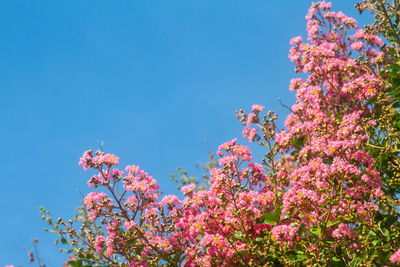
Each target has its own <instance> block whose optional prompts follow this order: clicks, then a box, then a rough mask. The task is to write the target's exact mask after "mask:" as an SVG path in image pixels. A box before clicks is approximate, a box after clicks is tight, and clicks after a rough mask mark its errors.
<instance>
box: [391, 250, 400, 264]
mask: <svg viewBox="0 0 400 267" xmlns="http://www.w3.org/2000/svg"><path fill="white" fill-rule="evenodd" d="M390 261H391V262H392V263H400V249H398V250H397V251H396V252H395V253H393V254H392V256H391V257H390Z"/></svg>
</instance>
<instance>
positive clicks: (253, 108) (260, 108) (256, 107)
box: [251, 105, 265, 112]
mask: <svg viewBox="0 0 400 267" xmlns="http://www.w3.org/2000/svg"><path fill="white" fill-rule="evenodd" d="M264 109H265V107H264V106H261V105H252V106H251V111H253V112H261V111H263V110H264Z"/></svg>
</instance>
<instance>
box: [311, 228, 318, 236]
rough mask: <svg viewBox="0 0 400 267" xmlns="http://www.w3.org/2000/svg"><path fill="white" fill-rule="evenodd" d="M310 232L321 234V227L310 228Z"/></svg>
mask: <svg viewBox="0 0 400 267" xmlns="http://www.w3.org/2000/svg"><path fill="white" fill-rule="evenodd" d="M310 232H311V233H313V234H314V235H317V236H320V235H321V229H320V228H318V227H315V226H314V227H311V228H310Z"/></svg>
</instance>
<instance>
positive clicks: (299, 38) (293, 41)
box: [290, 36, 303, 45]
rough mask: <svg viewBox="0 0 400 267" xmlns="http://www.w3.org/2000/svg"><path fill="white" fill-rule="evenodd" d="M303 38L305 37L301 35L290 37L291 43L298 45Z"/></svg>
mask: <svg viewBox="0 0 400 267" xmlns="http://www.w3.org/2000/svg"><path fill="white" fill-rule="evenodd" d="M302 40H303V38H302V37H301V36H297V37H293V38H292V39H290V45H297V44H299V43H301V41H302Z"/></svg>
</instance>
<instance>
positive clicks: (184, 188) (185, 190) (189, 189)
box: [181, 184, 196, 195]
mask: <svg viewBox="0 0 400 267" xmlns="http://www.w3.org/2000/svg"><path fill="white" fill-rule="evenodd" d="M195 189H196V184H189V185H186V186H182V188H181V191H182V193H183V194H185V195H186V194H188V193H190V192H192V191H193V190H195Z"/></svg>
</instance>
